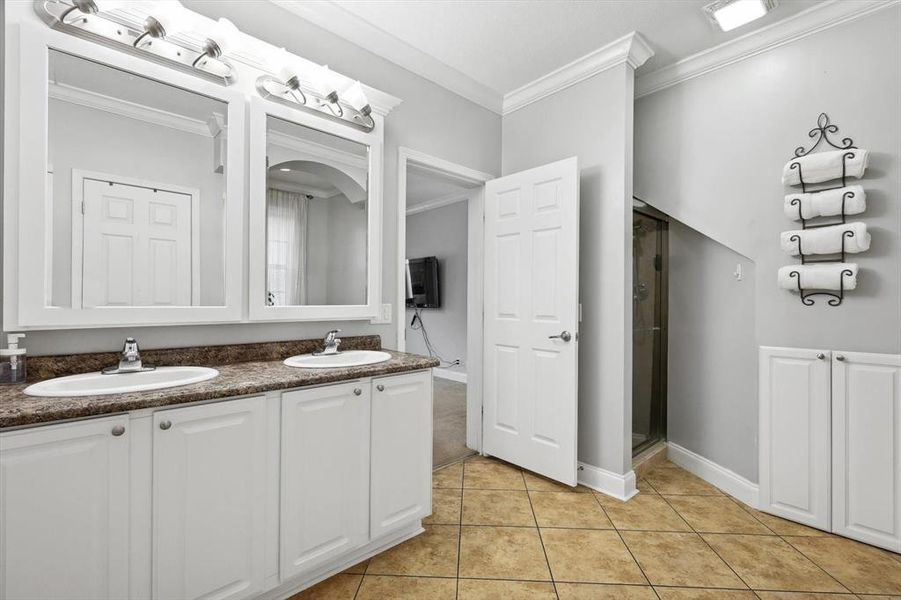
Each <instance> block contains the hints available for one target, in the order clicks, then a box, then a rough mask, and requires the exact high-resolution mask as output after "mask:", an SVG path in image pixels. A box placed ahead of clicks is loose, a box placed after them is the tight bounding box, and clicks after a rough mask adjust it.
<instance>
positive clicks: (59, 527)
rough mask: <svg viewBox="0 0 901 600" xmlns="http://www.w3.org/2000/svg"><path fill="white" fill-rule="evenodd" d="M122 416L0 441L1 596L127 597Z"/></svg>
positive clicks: (45, 599) (125, 422)
mask: <svg viewBox="0 0 901 600" xmlns="http://www.w3.org/2000/svg"><path fill="white" fill-rule="evenodd" d="M130 434H131V432H130V431H129V419H128V416H127V415H119V416H115V417H108V418H99V419H92V420H89V421H80V422H76V423H65V424H61V425H51V426H47V427H40V428H36V429H27V430H21V431H11V432H7V433H4V434H3V435H2V436H0V598H2V599H3V600H54V599H60V600H76V599H83V600H104V599H110V600H116V599H120V598H128V597H129V585H128V584H129V527H130V518H131V509H130V507H131V503H130V499H129V480H130V477H129V476H130V473H129V457H130V449H129V437H130Z"/></svg>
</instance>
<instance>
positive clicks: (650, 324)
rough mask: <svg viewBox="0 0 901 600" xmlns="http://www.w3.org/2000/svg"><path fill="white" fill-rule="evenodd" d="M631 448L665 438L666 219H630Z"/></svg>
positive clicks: (635, 451)
mask: <svg viewBox="0 0 901 600" xmlns="http://www.w3.org/2000/svg"><path fill="white" fill-rule="evenodd" d="M632 223H633V226H632V239H633V248H632V265H633V271H632V453H633V454H638V453H639V452H641V451H642V450H644V449H645V448H647V447H649V446H651V445H653V444H654V443H655V442H657V441H658V440H661V439H664V438H665V437H666V387H665V366H666V351H665V350H666V347H665V343H666V321H665V320H666V295H665V289H664V288H665V281H664V267H665V264H664V263H665V250H666V249H665V231H666V223H665V222H664V221H662V220H659V219H655V218H653V217H651V216H648V215H646V214H642V213H640V212H634V213H633V220H632Z"/></svg>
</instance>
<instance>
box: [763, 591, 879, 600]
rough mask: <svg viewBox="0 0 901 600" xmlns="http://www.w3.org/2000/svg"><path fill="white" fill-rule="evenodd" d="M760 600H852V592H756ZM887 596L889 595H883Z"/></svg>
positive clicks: (873, 598)
mask: <svg viewBox="0 0 901 600" xmlns="http://www.w3.org/2000/svg"><path fill="white" fill-rule="evenodd" d="M757 597H758V598H760V600H852V599H856V598H857V596H855V595H854V594H826V593H820V592H757ZM883 598H889V596H883ZM866 600H879V597H878V596H867V598H866Z"/></svg>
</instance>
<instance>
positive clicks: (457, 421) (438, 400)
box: [432, 377, 474, 467]
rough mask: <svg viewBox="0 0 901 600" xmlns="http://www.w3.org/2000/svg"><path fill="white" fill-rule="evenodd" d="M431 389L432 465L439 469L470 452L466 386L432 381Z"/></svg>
mask: <svg viewBox="0 0 901 600" xmlns="http://www.w3.org/2000/svg"><path fill="white" fill-rule="evenodd" d="M432 385H433V393H434V398H435V403H434V409H433V420H434V421H433V428H434V437H433V442H432V465H433V466H435V467H441V466H443V465H447V464H450V463H452V462H456V461H458V460H460V459H461V458H464V457H466V456H469V455H470V454H474V452H473V451H472V450H470V449H469V448H467V447H466V384H465V383H457V382H456V381H450V380H449V379H440V378H438V377H436V378H434V379H433V380H432Z"/></svg>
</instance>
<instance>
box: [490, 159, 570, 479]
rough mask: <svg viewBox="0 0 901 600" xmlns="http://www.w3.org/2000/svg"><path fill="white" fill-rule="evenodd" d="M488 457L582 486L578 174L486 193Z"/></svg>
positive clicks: (532, 177)
mask: <svg viewBox="0 0 901 600" xmlns="http://www.w3.org/2000/svg"><path fill="white" fill-rule="evenodd" d="M484 248H485V287H484V295H485V301H484V303H485V309H484V310H485V312H484V348H485V350H484V366H485V369H484V375H483V377H484V419H483V435H484V451H485V453H487V454H490V455H493V456H497V457H499V458H502V459H504V460H506V461H509V462H511V463H514V464H517V465H520V466H522V467H525V468H526V469H529V470H531V471H535V472H537V473H541V474H542V475H545V476H547V477H550V478H552V479H556V480H558V481H561V482H563V483H566V484H568V485H575V484H576V420H577V404H578V399H577V395H576V393H577V389H578V386H577V382H578V371H577V367H578V365H577V359H578V352H577V348H578V337H577V333H578V327H579V167H578V161H577V159H576V158H569V159H566V160H562V161H559V162H556V163H552V164H549V165H544V166H541V167H538V168H535V169H530V170H528V171H523V172H520V173H515V174H512V175H508V176H506V177H501V178H500V179H495V180H493V181H489V182H488V183H487V184H486V186H485V246H484Z"/></svg>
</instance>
